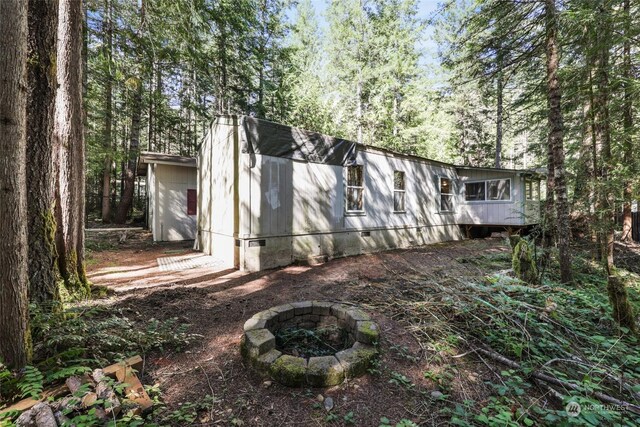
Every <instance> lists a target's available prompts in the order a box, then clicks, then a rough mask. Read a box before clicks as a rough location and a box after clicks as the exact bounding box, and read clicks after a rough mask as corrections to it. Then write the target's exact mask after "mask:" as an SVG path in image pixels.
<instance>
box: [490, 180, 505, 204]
mask: <svg viewBox="0 0 640 427" xmlns="http://www.w3.org/2000/svg"><path fill="white" fill-rule="evenodd" d="M487 200H511V180H509V179H494V180H492V181H487Z"/></svg>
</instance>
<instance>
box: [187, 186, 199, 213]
mask: <svg viewBox="0 0 640 427" xmlns="http://www.w3.org/2000/svg"><path fill="white" fill-rule="evenodd" d="M197 212H198V193H197V191H196V190H187V215H195V214H196V213H197Z"/></svg>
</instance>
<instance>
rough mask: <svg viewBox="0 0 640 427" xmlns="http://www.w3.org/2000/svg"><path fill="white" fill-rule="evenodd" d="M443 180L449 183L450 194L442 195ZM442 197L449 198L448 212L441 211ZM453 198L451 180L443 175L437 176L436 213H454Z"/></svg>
mask: <svg viewBox="0 0 640 427" xmlns="http://www.w3.org/2000/svg"><path fill="white" fill-rule="evenodd" d="M443 179H446V180H448V181H449V186H450V190H449V191H451V192H450V193H442V180H443ZM444 195H447V196H449V197H451V209H449V210H445V209H442V196H444ZM454 197H455V192H454V191H453V179H452V178H450V177H448V176H445V175H439V176H438V211H439V212H443V213H450V212H455V206H454Z"/></svg>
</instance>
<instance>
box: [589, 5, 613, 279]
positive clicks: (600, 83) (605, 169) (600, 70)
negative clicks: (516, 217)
mask: <svg viewBox="0 0 640 427" xmlns="http://www.w3.org/2000/svg"><path fill="white" fill-rule="evenodd" d="M610 20H611V11H610V10H609V9H606V8H605V7H604V6H602V7H600V8H599V9H598V20H597V22H598V23H599V28H597V29H596V38H597V39H596V46H597V49H598V54H597V57H596V75H595V84H596V94H595V97H594V109H595V135H596V140H597V141H598V143H599V144H600V163H601V167H600V182H599V185H598V187H599V188H598V194H599V206H598V219H599V224H598V225H599V230H600V233H599V234H600V238H599V240H600V244H601V247H602V252H601V254H602V260H603V262H604V263H605V268H606V271H607V275H611V274H613V268H614V264H613V243H614V240H613V237H614V236H613V230H614V220H615V211H614V200H615V195H614V193H613V192H614V189H613V188H611V183H610V182H609V179H610V175H611V169H612V166H613V165H612V157H611V124H610V117H609V48H610V45H611V22H610Z"/></svg>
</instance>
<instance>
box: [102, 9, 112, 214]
mask: <svg viewBox="0 0 640 427" xmlns="http://www.w3.org/2000/svg"><path fill="white" fill-rule="evenodd" d="M111 14H112V7H111V1H110V0H106V1H105V21H104V29H103V31H104V34H105V37H106V43H104V46H105V47H104V57H105V60H106V61H107V64H108V65H107V75H106V79H105V83H104V102H105V115H104V131H103V134H102V147H103V148H104V153H105V154H104V162H103V168H104V169H103V170H102V222H103V223H105V222H109V221H111V200H110V196H111V168H112V164H113V159H112V158H111V147H112V143H111V136H112V120H113V80H112V77H111V64H112V60H111V58H112V56H111V55H112V51H113V22H112V15H111Z"/></svg>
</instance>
